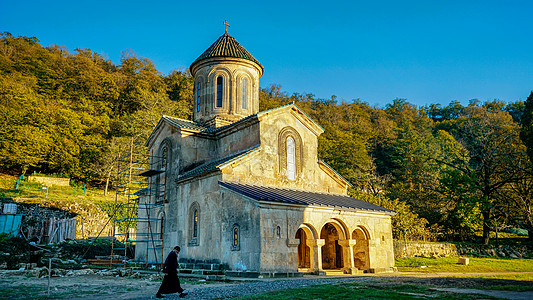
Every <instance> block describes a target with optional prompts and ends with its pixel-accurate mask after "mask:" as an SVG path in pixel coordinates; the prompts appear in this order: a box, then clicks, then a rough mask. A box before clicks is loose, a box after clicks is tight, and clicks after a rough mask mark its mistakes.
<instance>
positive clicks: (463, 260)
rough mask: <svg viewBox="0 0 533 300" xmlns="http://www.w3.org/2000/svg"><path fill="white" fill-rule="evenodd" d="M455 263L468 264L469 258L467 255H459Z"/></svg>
mask: <svg viewBox="0 0 533 300" xmlns="http://www.w3.org/2000/svg"><path fill="white" fill-rule="evenodd" d="M457 263H458V264H460V265H465V266H468V264H469V263H470V259H469V258H468V257H459V260H458V261H457Z"/></svg>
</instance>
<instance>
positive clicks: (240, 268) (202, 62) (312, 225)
mask: <svg viewBox="0 0 533 300" xmlns="http://www.w3.org/2000/svg"><path fill="white" fill-rule="evenodd" d="M190 71H191V74H192V75H193V76H194V87H195V88H194V108H193V109H194V114H193V121H188V120H183V119H178V118H174V117H171V116H163V117H162V118H161V120H160V121H159V123H158V124H157V126H156V127H155V129H154V130H153V132H152V134H151V136H150V137H149V138H148V140H147V142H146V146H147V147H148V148H149V149H150V151H151V153H152V155H153V156H154V157H158V159H157V160H156V159H154V160H153V161H152V166H151V169H154V170H159V171H158V172H152V173H151V175H152V176H151V178H150V180H151V183H155V184H156V186H157V187H158V189H159V190H158V192H157V193H155V196H145V197H142V198H141V202H140V204H139V207H142V206H145V207H146V206H152V207H153V209H152V210H151V212H150V213H151V214H152V215H151V216H147V215H146V210H142V209H139V218H145V219H149V218H152V217H155V218H156V219H157V220H158V221H157V222H152V223H150V225H146V224H147V223H142V222H139V223H138V229H137V230H138V232H152V233H153V232H155V233H156V234H157V235H158V237H159V238H160V239H161V243H160V244H159V248H158V247H155V244H154V243H153V242H152V243H149V242H144V243H143V242H138V243H137V247H136V257H137V258H138V259H141V260H145V259H147V260H149V261H161V260H160V258H161V257H162V256H163V255H165V254H166V253H168V251H170V249H172V247H174V246H175V245H180V246H182V250H181V255H180V256H181V258H182V259H186V260H187V261H188V262H190V261H195V262H198V263H213V262H215V263H220V264H225V265H227V267H228V268H229V269H230V270H232V271H234V272H237V273H238V272H241V273H243V274H246V275H247V276H248V275H253V276H255V275H257V276H278V275H280V274H284V275H286V276H294V275H297V274H300V273H301V272H310V273H323V272H325V271H329V270H332V271H337V272H343V273H346V274H354V273H357V272H360V271H367V272H381V271H391V270H392V269H393V267H394V255H393V244H392V230H391V216H392V215H394V214H395V212H393V211H391V210H388V209H385V208H382V207H379V206H376V205H373V204H370V203H367V202H364V201H361V200H357V199H354V198H351V197H348V196H347V188H348V187H349V186H350V183H349V182H347V181H346V180H345V179H344V178H343V177H342V176H341V175H339V174H338V173H337V172H335V170H333V169H332V168H331V167H329V166H328V165H327V164H326V163H324V162H322V161H319V160H318V159H317V147H318V136H319V135H320V134H321V133H322V132H323V131H324V130H323V129H322V127H320V125H318V124H317V123H316V122H315V121H313V120H312V119H311V118H309V117H308V116H307V115H306V114H305V113H304V112H303V111H302V110H300V109H299V108H298V107H297V106H296V105H295V104H289V105H285V106H282V107H278V108H275V109H271V110H267V111H263V112H258V110H259V78H260V77H261V76H262V74H263V71H264V68H263V66H262V65H261V64H260V63H259V61H257V60H256V59H255V58H254V57H253V56H252V55H251V54H250V53H249V52H248V51H246V49H244V47H242V46H241V45H240V44H239V43H238V42H237V41H236V40H235V39H234V38H233V37H232V36H230V35H229V34H228V33H227V29H226V33H225V34H224V35H222V36H221V37H220V38H219V39H218V40H217V41H216V42H215V43H214V44H212V45H211V46H210V47H209V48H208V49H207V50H206V51H205V52H204V53H203V54H202V55H200V57H198V58H197V59H196V60H195V61H194V62H193V63H192V64H191V66H190ZM147 226H148V227H147ZM163 241H164V242H163ZM156 248H158V249H156Z"/></svg>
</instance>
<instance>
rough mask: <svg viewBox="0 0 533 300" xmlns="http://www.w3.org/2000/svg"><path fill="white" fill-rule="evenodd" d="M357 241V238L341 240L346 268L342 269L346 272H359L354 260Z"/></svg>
mask: <svg viewBox="0 0 533 300" xmlns="http://www.w3.org/2000/svg"><path fill="white" fill-rule="evenodd" d="M355 243H356V240H342V241H339V245H341V246H342V254H343V256H344V268H343V269H342V270H343V272H344V273H345V274H356V273H357V270H356V268H355V266H354V261H353V246H355Z"/></svg>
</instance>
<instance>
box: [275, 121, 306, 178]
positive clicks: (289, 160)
mask: <svg viewBox="0 0 533 300" xmlns="http://www.w3.org/2000/svg"><path fill="white" fill-rule="evenodd" d="M278 159H279V172H280V173H281V175H284V176H286V177H287V179H289V180H296V179H297V178H298V176H299V175H300V174H301V173H302V167H303V144H302V139H301V138H300V135H299V134H298V132H297V131H296V130H295V129H294V128H292V127H290V126H287V127H285V128H283V129H282V130H281V131H280V132H279V135H278Z"/></svg>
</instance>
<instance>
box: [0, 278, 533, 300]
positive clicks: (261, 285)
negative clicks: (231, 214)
mask: <svg viewBox="0 0 533 300" xmlns="http://www.w3.org/2000/svg"><path fill="white" fill-rule="evenodd" d="M498 274H500V275H504V274H506V275H507V274H511V275H512V274H523V273H498ZM479 275H496V274H494V273H484V274H472V273H453V274H451V273H428V274H413V273H393V274H385V275H375V274H364V275H361V276H354V277H348V276H338V277H331V276H329V277H325V276H305V277H303V278H287V279H255V280H235V281H232V282H231V283H222V282H206V281H199V280H189V279H182V281H183V283H182V286H183V288H185V289H186V290H187V291H188V292H189V295H188V296H187V299H214V298H222V297H227V298H231V297H236V296H240V295H249V294H258V293H262V292H267V291H272V290H279V289H288V288H295V287H305V286H310V285H316V284H330V283H339V282H353V283H360V284H369V283H371V284H372V285H380V286H387V285H391V286H392V285H401V284H415V285H423V286H427V287H430V288H432V289H435V290H438V291H442V292H452V293H474V294H481V295H487V296H493V297H498V298H502V299H533V291H528V292H510V291H499V290H497V291H495V290H484V289H476V288H477V287H480V288H482V287H487V286H494V285H526V286H531V287H532V289H533V281H518V280H502V279H482V278H457V277H453V276H479ZM160 283H161V281H158V280H153V279H152V277H144V278H137V279H135V278H130V277H110V276H101V275H81V276H67V277H52V279H51V293H50V294H51V297H50V298H49V299H150V298H153V296H154V294H155V292H156V291H157V289H158V288H159V285H160ZM47 290H48V279H47V278H36V277H27V276H24V275H10V274H0V299H10V300H11V299H29V298H31V299H45V298H46V295H47ZM166 298H167V299H177V295H168V296H167V297H166Z"/></svg>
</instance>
